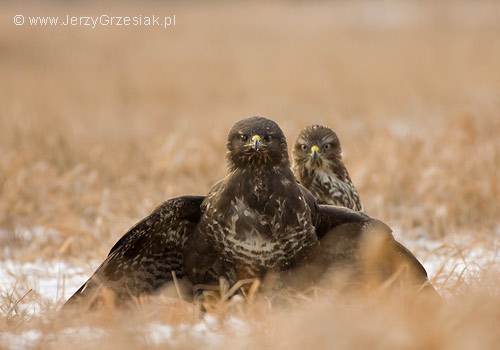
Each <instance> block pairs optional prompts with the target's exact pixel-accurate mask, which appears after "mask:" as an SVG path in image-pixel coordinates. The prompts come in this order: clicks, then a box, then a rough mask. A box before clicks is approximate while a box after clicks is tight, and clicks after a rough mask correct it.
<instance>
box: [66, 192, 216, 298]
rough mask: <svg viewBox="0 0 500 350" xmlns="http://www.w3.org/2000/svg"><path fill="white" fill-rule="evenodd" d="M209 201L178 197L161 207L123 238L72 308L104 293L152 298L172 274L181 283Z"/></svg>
mask: <svg viewBox="0 0 500 350" xmlns="http://www.w3.org/2000/svg"><path fill="white" fill-rule="evenodd" d="M204 198H205V197H202V196H184V197H178V198H173V199H171V200H168V201H166V202H164V203H163V204H161V205H160V206H158V207H157V208H156V209H155V210H154V211H153V212H152V213H151V214H150V215H149V216H148V217H146V218H144V219H143V220H141V221H140V222H139V223H137V224H136V225H135V226H134V227H132V228H131V229H130V230H129V231H128V232H127V233H125V235H123V236H122V238H120V239H119V240H118V242H117V243H116V244H115V245H114V246H113V248H111V250H110V252H109V255H108V256H107V258H106V260H104V262H103V263H102V264H101V265H100V266H99V267H98V268H97V270H96V271H95V273H94V274H93V275H92V277H91V278H90V279H89V280H88V281H87V282H86V283H85V284H84V285H83V286H82V287H81V288H80V289H79V290H78V291H77V292H76V293H75V294H74V295H73V296H72V297H71V298H70V299H69V300H68V302H67V304H73V303H74V302H76V301H80V300H86V301H87V302H88V303H89V305H90V304H92V303H93V302H94V301H95V300H96V299H98V298H99V296H100V294H101V292H102V291H103V290H104V289H105V290H109V291H111V292H112V293H113V294H114V297H115V298H116V299H117V300H123V299H128V298H130V297H131V296H139V295H142V294H151V293H153V292H154V291H156V290H158V289H159V288H161V287H163V286H164V285H165V284H166V283H168V282H171V281H172V273H175V275H176V276H177V277H178V278H179V279H181V278H182V277H183V276H184V274H185V271H184V261H185V260H186V259H189V257H187V256H186V254H189V253H186V252H185V251H184V246H185V245H186V243H187V242H189V241H190V240H193V239H199V237H197V236H198V235H199V234H198V233H197V231H196V225H197V223H198V221H199V220H200V217H201V210H200V205H201V203H202V201H203V199H204ZM207 255H210V254H207ZM67 304H66V305H67Z"/></svg>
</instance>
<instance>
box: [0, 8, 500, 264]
mask: <svg viewBox="0 0 500 350" xmlns="http://www.w3.org/2000/svg"><path fill="white" fill-rule="evenodd" d="M0 6H1V8H2V18H3V19H2V22H1V28H0V76H1V80H0V123H1V124H0V125H1V128H0V149H1V152H0V189H1V197H0V228H1V229H2V232H3V233H2V235H1V236H0V237H1V238H0V239H1V242H0V243H1V245H2V246H4V247H18V246H19V245H20V246H22V247H23V249H22V250H19V251H13V250H12V249H10V250H8V249H7V250H5V249H4V252H3V253H2V254H4V256H6V255H9V256H12V254H14V256H15V255H16V254H17V253H19V252H24V253H30V252H31V253H34V254H35V255H38V254H40V253H41V252H44V251H45V250H44V249H45V248H47V249H46V252H45V253H46V254H48V255H49V256H51V257H53V256H54V254H55V255H57V254H59V253H60V252H58V251H57V250H54V249H53V248H54V247H53V246H52V245H51V244H48V245H42V246H40V245H39V244H38V243H36V241H37V237H36V235H34V234H31V235H30V234H28V238H29V239H27V240H26V239H25V238H26V237H24V236H23V233H22V232H25V231H26V230H28V231H32V228H33V227H38V228H43V229H49V230H53V231H54V232H58V233H57V234H55V236H56V239H57V242H59V243H61V244H62V242H63V241H64V240H65V239H66V238H65V237H71V242H72V245H73V246H76V247H78V248H79V249H78V250H77V251H76V252H74V254H73V253H72V255H71V256H74V255H75V254H76V255H77V256H78V255H86V254H95V253H96V250H90V251H89V248H90V247H95V248H96V249H97V251H98V252H99V254H105V252H106V251H107V249H108V247H109V246H110V244H112V243H113V242H114V241H115V240H116V239H117V238H118V237H119V236H121V234H122V233H123V232H124V231H125V230H126V229H127V228H128V227H130V226H131V224H133V223H134V222H135V221H136V220H138V219H140V218H141V217H143V216H145V215H146V214H147V213H148V212H149V211H150V210H152V209H153V207H154V206H156V205H157V204H159V203H160V202H162V201H163V200H165V199H167V198H170V197H173V196H177V195H182V194H204V193H206V192H207V191H208V189H209V188H210V186H211V185H212V184H213V183H215V182H216V181H217V180H218V179H220V178H221V177H223V176H225V174H226V168H225V138H226V134H227V132H228V130H229V128H230V127H231V125H232V124H233V123H234V122H235V121H237V120H238V119H241V118H243V117H247V116H252V115H262V116H266V117H269V118H272V119H274V120H276V121H277V122H278V123H279V124H280V126H281V127H282V128H283V129H284V131H285V133H286V135H287V137H288V140H289V146H290V145H292V144H293V142H294V140H295V137H296V135H297V134H298V132H299V131H300V130H301V129H302V128H303V127H304V126H306V125H309V124H313V123H321V124H325V125H328V126H329V127H331V128H332V129H334V130H335V131H336V132H337V133H338V135H339V137H340V140H341V142H342V145H343V149H344V157H345V162H346V164H347V167H348V169H349V171H350V173H351V177H352V178H353V181H354V183H355V184H356V185H357V187H358V190H359V192H360V194H361V198H362V200H363V202H364V205H365V207H366V209H367V212H368V213H369V214H371V215H372V216H375V217H378V218H380V219H382V220H384V221H386V222H388V223H389V224H390V225H391V226H394V227H400V228H402V229H403V230H406V231H407V232H409V233H408V234H410V232H416V231H415V229H417V231H418V232H419V233H418V234H419V235H424V236H428V237H431V238H439V237H442V236H444V235H447V234H450V233H457V232H479V231H486V232H496V233H497V234H498V233H499V231H500V226H499V223H498V213H499V211H500V204H499V201H498V198H499V195H500V193H499V192H500V184H499V181H500V180H499V179H500V138H499V136H498V135H499V134H500V115H499V107H500V69H499V62H500V40H499V37H500V36H499V35H500V20H499V19H500V15H499V14H500V12H499V11H500V4H499V3H498V2H496V1H491V2H490V1H444V2H435V1H404V2H402V1H377V2H372V1H311V2H309V1H307V2H306V1H273V2H267V1H266V2H264V1H262V2H261V1H254V2H226V1H216V2H210V3H208V2H202V1H199V2H189V3H188V2H181V1H171V2H160V1H158V2H147V3H141V4H140V5H139V4H135V3H132V2H125V3H120V4H118V3H115V2H109V3H105V4H102V3H98V2H90V3H89V2H78V1H76V2H75V1H61V2H48V3H43V4H41V3H38V2H31V3H30V2H28V3H22V4H20V3H10V2H2V3H0ZM17 14H22V15H23V16H25V17H26V21H25V23H24V25H22V26H16V25H15V24H14V23H13V17H14V16H15V15H17ZM102 14H104V15H108V16H130V17H133V16H142V17H145V16H151V15H155V16H158V17H159V18H160V19H163V18H164V16H173V15H175V16H176V25H175V26H170V27H167V28H166V29H165V28H163V27H158V26H157V27H151V26H150V27H147V26H129V27H125V26H121V27H120V26H97V27H96V28H95V29H92V28H91V27H84V26H60V25H59V26H40V25H38V26H33V25H31V26H30V25H29V24H28V16H30V17H35V16H60V20H64V19H65V18H66V16H67V15H69V16H77V17H79V16H100V15H102ZM42 231H43V232H45V231H46V230H45V231H44V230H42ZM42 231H40V232H42ZM25 233H26V232H25ZM23 237H24V238H23ZM49 237H52V236H50V235H49ZM61 237H62V238H61ZM89 237H94V238H93V240H92V239H90V238H89ZM47 239H48V238H47V237H44V238H43V242H45V243H47V242H48V241H47ZM49 241H50V240H49ZM33 242H35V243H33ZM45 243H44V244H45ZM30 244H34V245H33V246H32V248H30V249H24V248H29V245H30ZM67 251H68V252H70V250H67ZM16 252H17V253H16ZM28 255H29V254H28Z"/></svg>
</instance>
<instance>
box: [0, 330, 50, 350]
mask: <svg viewBox="0 0 500 350" xmlns="http://www.w3.org/2000/svg"><path fill="white" fill-rule="evenodd" d="M41 338H42V333H41V332H40V331H37V330H34V329H30V330H27V331H24V332H22V333H19V334H16V333H4V334H0V347H1V348H5V349H10V350H18V349H19V350H25V349H29V348H34V347H35V346H36V345H37V344H38V343H39V342H40V339H41Z"/></svg>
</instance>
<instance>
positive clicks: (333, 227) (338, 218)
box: [310, 205, 437, 295]
mask: <svg viewBox="0 0 500 350" xmlns="http://www.w3.org/2000/svg"><path fill="white" fill-rule="evenodd" d="M315 222H316V224H315V225H316V229H317V234H318V236H319V237H320V246H319V247H318V248H317V249H316V251H314V252H313V253H312V255H311V257H310V262H311V264H312V265H314V266H316V268H318V266H319V267H320V268H322V270H323V271H326V269H332V268H333V269H335V268H348V269H350V270H351V271H355V275H356V278H358V279H359V278H362V279H364V280H363V281H364V283H367V282H368V283H378V284H382V283H384V282H386V281H388V280H389V279H391V278H394V280H395V281H396V282H397V283H398V285H400V286H404V287H405V288H406V287H408V286H409V287H411V286H415V287H416V288H420V287H421V286H424V289H425V290H426V291H430V292H431V293H432V294H435V295H437V292H436V291H435V290H434V288H433V287H432V286H431V285H430V284H429V282H428V280H427V272H426V271H425V268H424V267H423V266H422V264H421V263H420V261H418V259H417V258H416V257H415V255H413V254H412V253H411V252H410V251H409V250H408V249H407V248H406V247H404V246H403V245H402V244H401V243H399V242H397V241H396V240H395V239H394V237H393V235H392V230H391V229H390V228H389V227H388V226H387V225H386V224H385V223H383V222H382V221H379V220H376V219H373V218H370V217H369V216H367V215H365V214H363V213H360V212H354V211H352V210H350V209H344V208H338V207H333V206H329V205H317V206H316V212H315Z"/></svg>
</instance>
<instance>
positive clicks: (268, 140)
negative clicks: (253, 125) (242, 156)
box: [264, 135, 272, 142]
mask: <svg viewBox="0 0 500 350" xmlns="http://www.w3.org/2000/svg"><path fill="white" fill-rule="evenodd" d="M271 139H272V136H271V135H266V136H264V141H266V142H271Z"/></svg>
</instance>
